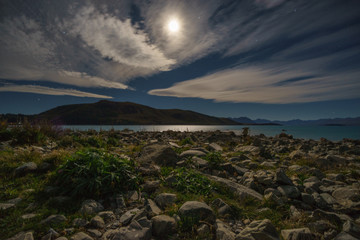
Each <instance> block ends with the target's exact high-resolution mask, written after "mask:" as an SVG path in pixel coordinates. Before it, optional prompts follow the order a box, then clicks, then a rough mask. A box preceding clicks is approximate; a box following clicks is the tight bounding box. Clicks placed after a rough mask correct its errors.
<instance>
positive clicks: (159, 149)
mask: <svg viewBox="0 0 360 240" xmlns="http://www.w3.org/2000/svg"><path fill="white" fill-rule="evenodd" d="M138 161H139V163H140V165H144V166H147V165H151V163H155V164H158V165H161V166H173V167H174V166H176V163H177V161H178V156H177V154H176V152H175V151H174V150H173V149H172V148H171V147H170V146H168V145H162V144H152V145H148V146H145V147H144V149H143V150H142V152H141V156H140V158H139V159H138Z"/></svg>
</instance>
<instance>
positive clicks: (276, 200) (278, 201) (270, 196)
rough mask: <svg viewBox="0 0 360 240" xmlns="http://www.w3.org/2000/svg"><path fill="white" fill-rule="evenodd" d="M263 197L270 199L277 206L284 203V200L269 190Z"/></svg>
mask: <svg viewBox="0 0 360 240" xmlns="http://www.w3.org/2000/svg"><path fill="white" fill-rule="evenodd" d="M264 199H265V200H267V201H271V202H273V203H275V204H276V205H279V206H281V205H283V204H284V201H283V200H282V199H281V198H279V197H278V196H277V195H276V194H275V193H273V192H269V193H267V194H265V195H264Z"/></svg>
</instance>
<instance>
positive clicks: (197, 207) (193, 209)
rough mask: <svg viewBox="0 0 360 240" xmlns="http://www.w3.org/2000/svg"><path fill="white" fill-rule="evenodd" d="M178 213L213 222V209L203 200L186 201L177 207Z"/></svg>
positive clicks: (182, 215) (186, 216)
mask: <svg viewBox="0 0 360 240" xmlns="http://www.w3.org/2000/svg"><path fill="white" fill-rule="evenodd" d="M179 215H180V216H181V217H182V218H183V217H185V218H189V217H190V218H195V219H197V220H199V221H206V222H209V223H214V222H215V214H214V212H213V210H212V209H211V208H210V207H209V206H208V205H207V204H205V203H203V202H197V201H187V202H185V203H184V204H183V205H182V206H181V207H180V209H179Z"/></svg>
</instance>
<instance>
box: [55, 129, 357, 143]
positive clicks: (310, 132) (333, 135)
mask: <svg viewBox="0 0 360 240" xmlns="http://www.w3.org/2000/svg"><path fill="white" fill-rule="evenodd" d="M62 127H63V128H70V129H73V130H89V129H93V130H96V131H99V130H110V129H115V130H124V129H129V130H133V131H160V132H161V131H167V130H173V131H188V132H194V131H215V130H220V131H234V132H235V134H241V132H242V129H243V128H244V127H248V128H249V129H250V135H258V134H261V133H262V134H265V135H266V136H268V137H269V136H275V135H277V134H279V133H281V132H283V131H285V132H286V133H287V134H291V135H293V136H294V137H295V138H303V139H314V140H318V139H320V138H322V137H323V138H326V139H328V140H332V141H339V140H342V139H343V138H350V139H360V126H268V125H256V126H253V125H211V126H209V125H114V126H111V125H66V126H62Z"/></svg>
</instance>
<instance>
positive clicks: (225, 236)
mask: <svg viewBox="0 0 360 240" xmlns="http://www.w3.org/2000/svg"><path fill="white" fill-rule="evenodd" d="M215 227H216V239H217V240H235V237H236V234H235V233H234V232H232V231H231V228H230V227H229V226H227V225H226V224H225V223H224V222H222V221H221V220H219V219H217V220H216V225H215Z"/></svg>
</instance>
